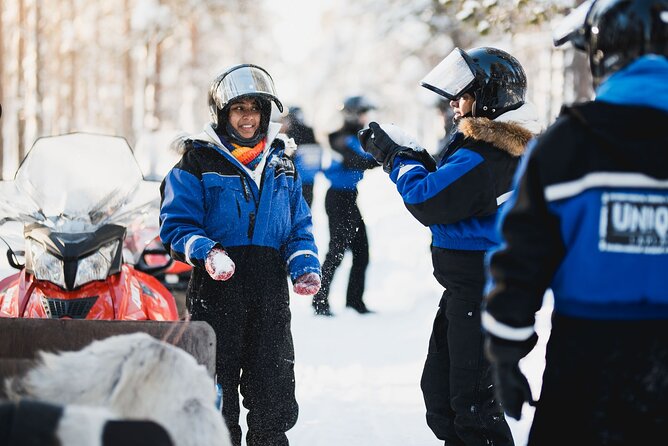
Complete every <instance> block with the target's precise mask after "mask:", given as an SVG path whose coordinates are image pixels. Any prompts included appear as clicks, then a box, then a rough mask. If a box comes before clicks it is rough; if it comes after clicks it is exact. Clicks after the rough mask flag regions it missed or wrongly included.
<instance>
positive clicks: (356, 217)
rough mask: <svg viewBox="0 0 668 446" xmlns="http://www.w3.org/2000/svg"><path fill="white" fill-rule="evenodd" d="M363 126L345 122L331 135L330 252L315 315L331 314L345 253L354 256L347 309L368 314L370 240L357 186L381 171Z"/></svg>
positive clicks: (327, 199) (327, 208)
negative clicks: (364, 142) (362, 135)
mask: <svg viewBox="0 0 668 446" xmlns="http://www.w3.org/2000/svg"><path fill="white" fill-rule="evenodd" d="M361 129H362V126H361V125H359V124H357V123H350V122H346V123H345V124H344V125H343V127H342V128H341V129H340V130H337V131H336V132H334V133H331V134H330V135H329V143H330V146H331V148H332V150H333V152H334V153H333V156H332V163H331V165H330V166H329V167H328V168H327V169H325V171H324V173H325V176H326V177H327V179H328V180H329V181H330V183H331V184H330V187H329V189H328V190H327V194H326V196H325V211H326V212H327V217H328V218H329V250H328V251H327V255H326V256H325V261H324V262H323V265H322V286H321V288H320V291H319V292H318V293H317V294H316V295H315V296H313V307H314V309H315V312H316V313H322V314H328V313H329V311H330V310H329V300H328V296H329V287H330V285H331V283H332V280H333V278H334V273H335V272H336V269H337V268H338V267H339V266H340V265H341V262H342V261H343V257H344V255H345V252H346V250H348V249H350V250H351V251H352V255H353V261H352V266H351V268H350V277H349V279H348V289H347V292H346V306H348V307H351V308H353V309H355V310H357V311H358V312H360V313H365V312H367V311H368V310H367V308H366V305H365V304H364V301H363V299H362V297H363V294H364V285H365V280H366V268H367V266H368V264H369V240H368V238H367V235H366V225H365V224H364V220H363V219H362V214H361V213H360V210H359V207H357V194H358V192H357V183H359V182H360V181H361V180H362V177H363V176H364V171H365V170H367V169H371V168H374V167H378V163H377V162H376V161H375V160H374V159H373V157H372V156H371V155H369V154H368V153H366V152H364V150H362V146H361V145H360V142H359V140H358V139H357V132H358V131H359V130H361Z"/></svg>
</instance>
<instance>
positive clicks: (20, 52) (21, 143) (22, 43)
mask: <svg viewBox="0 0 668 446" xmlns="http://www.w3.org/2000/svg"><path fill="white" fill-rule="evenodd" d="M18 2H19V4H18V16H19V17H18V19H19V20H18V26H17V28H18V34H19V39H18V49H17V64H16V67H17V73H16V77H17V82H16V98H17V101H16V114H17V120H16V123H17V129H16V130H17V135H18V141H17V142H18V149H19V160H18V161H19V163H21V161H22V160H23V156H24V155H25V151H26V149H25V145H26V141H25V139H26V135H25V129H26V116H25V99H22V98H25V89H26V87H25V77H24V67H23V59H24V58H25V52H26V39H25V30H26V29H27V27H26V10H25V9H26V8H25V0H18Z"/></svg>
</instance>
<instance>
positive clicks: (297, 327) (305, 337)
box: [0, 169, 551, 446]
mask: <svg viewBox="0 0 668 446" xmlns="http://www.w3.org/2000/svg"><path fill="white" fill-rule="evenodd" d="M327 186H328V183H327V181H326V180H325V179H324V178H323V177H318V178H317V180H316V185H315V200H314V203H313V221H314V232H315V236H316V240H317V242H318V246H319V249H320V257H321V259H324V256H325V253H326V252H327V243H328V238H329V233H328V225H327V215H326V214H325V211H324V194H325V191H326V188H327ZM358 202H359V205H360V208H361V211H362V215H363V216H364V218H365V221H366V224H367V232H368V235H369V245H370V264H369V268H368V270H367V289H366V293H365V301H366V303H367V305H368V307H369V308H370V309H372V310H374V311H375V313H374V314H370V315H359V314H357V313H356V312H354V311H353V310H349V309H346V308H345V289H346V286H347V280H348V270H349V268H350V261H351V258H350V254H349V253H348V254H346V257H345V259H344V261H343V264H342V265H341V267H340V268H339V270H338V271H337V273H336V275H335V278H334V282H333V284H332V290H331V295H330V302H331V306H332V310H333V312H334V313H335V315H336V316H335V317H333V318H323V317H316V316H314V315H313V313H312V310H311V304H310V298H306V297H303V296H298V295H293V297H292V304H291V306H292V312H293V325H292V327H293V337H294V344H295V350H296V366H295V368H296V380H297V400H298V402H299V404H300V415H299V420H298V422H297V425H296V426H295V427H294V428H293V429H292V430H290V431H289V432H288V437H289V438H290V443H291V444H292V445H296V446H306V445H307V446H341V445H346V446H369V445H381V444H382V445H384V446H436V445H441V444H442V442H440V441H439V440H438V439H436V437H434V435H433V434H432V433H431V431H430V430H429V428H428V427H427V424H426V422H425V416H424V412H425V409H424V403H423V400H422V394H421V392H420V384H419V383H420V375H421V371H422V365H423V362H424V359H425V357H426V352H427V344H428V340H429V335H430V332H431V325H432V321H433V317H434V315H435V313H436V309H437V306H438V302H439V299H440V296H441V293H442V289H441V287H440V285H439V284H438V283H437V282H436V280H435V279H434V278H433V276H432V266H431V256H430V252H429V242H430V233H429V230H428V229H427V228H425V227H423V226H421V225H420V224H419V223H418V222H417V221H416V220H414V219H413V217H412V216H411V215H410V214H409V213H408V211H407V210H406V209H405V207H404V205H403V203H402V202H401V199H400V197H399V195H398V193H397V192H396V190H395V188H394V185H393V184H392V183H391V182H390V181H389V179H388V177H387V175H386V174H385V173H384V172H382V170H381V169H374V170H372V171H369V172H367V173H366V175H365V178H364V180H362V182H361V183H360V196H359V199H358ZM0 258H2V264H1V265H0V277H5V276H6V275H8V274H9V273H11V272H13V270H11V269H9V268H8V267H7V266H6V265H7V264H6V261H5V260H4V255H3V256H0ZM550 310H551V302H550V300H549V299H546V305H545V306H544V307H543V309H542V310H541V311H540V313H539V315H538V316H539V318H538V321H539V325H538V329H539V335H540V341H539V344H538V345H537V347H536V349H535V350H534V351H533V352H532V353H531V354H530V355H529V356H528V357H527V358H526V359H525V360H524V362H522V363H521V366H522V368H523V369H524V370H525V373H526V374H527V376H528V378H529V380H530V383H531V385H532V388H533V390H534V396H538V395H537V392H538V389H539V386H540V380H541V374H542V371H543V366H544V347H545V342H546V340H547V337H548V335H549V312H550ZM532 415H533V409H532V408H530V407H529V406H526V405H525V412H524V417H523V418H522V420H521V421H519V422H515V420H512V419H510V420H509V422H510V427H511V429H512V431H513V435H514V436H515V439H516V444H517V446H523V445H525V444H526V438H527V435H528V431H529V426H530V423H531V418H532ZM242 416H245V414H244V413H242ZM243 423H244V420H242V424H243ZM244 430H245V426H244Z"/></svg>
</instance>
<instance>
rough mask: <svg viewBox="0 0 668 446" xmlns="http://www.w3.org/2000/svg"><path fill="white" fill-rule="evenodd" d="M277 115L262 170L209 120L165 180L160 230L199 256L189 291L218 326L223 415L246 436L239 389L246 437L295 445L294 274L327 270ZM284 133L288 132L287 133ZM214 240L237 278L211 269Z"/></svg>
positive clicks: (236, 434)
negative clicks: (232, 149) (235, 151)
mask: <svg viewBox="0 0 668 446" xmlns="http://www.w3.org/2000/svg"><path fill="white" fill-rule="evenodd" d="M277 133H278V129H277V126H276V125H275V124H271V125H270V127H269V131H268V135H269V136H268V137H267V146H268V147H269V149H268V150H267V153H266V155H265V156H264V158H263V159H262V161H261V163H260V165H259V166H258V167H257V168H256V169H255V171H254V172H249V171H248V170H247V169H246V168H245V167H244V166H243V165H242V164H240V163H239V162H238V161H237V160H236V159H235V158H234V157H233V156H232V155H231V154H230V153H229V151H228V150H227V149H225V148H224V145H223V144H222V143H221V142H220V139H219V137H218V135H217V134H216V133H215V131H214V130H213V128H211V127H210V126H209V127H207V128H206V131H205V133H204V134H202V135H198V136H196V137H194V138H192V139H189V140H186V141H185V146H186V152H185V154H184V155H183V157H182V159H181V161H179V163H178V164H177V165H176V166H175V167H174V168H173V169H172V170H171V171H170V172H169V173H168V175H167V176H166V178H165V180H164V181H163V183H162V188H161V195H162V204H161V210H160V237H161V239H162V241H163V243H164V244H165V245H166V246H168V247H169V248H171V253H172V255H173V257H174V258H175V259H177V260H181V261H184V262H186V263H189V264H191V265H193V266H194V267H195V268H194V269H193V274H192V278H191V280H190V283H189V286H188V292H187V306H188V309H189V310H190V312H191V315H192V319H194V320H204V321H206V322H208V323H209V324H211V326H212V327H213V328H214V330H215V332H216V338H217V355H216V370H217V376H218V380H219V382H220V383H221V385H222V388H223V416H224V417H225V421H226V423H227V426H228V427H229V429H230V433H231V435H232V441H233V444H235V445H239V444H240V443H241V428H240V426H239V411H240V408H239V396H238V391H239V390H240V391H241V395H242V396H243V404H244V406H245V407H246V408H247V409H248V411H249V413H248V429H249V430H248V434H247V437H246V438H247V443H248V445H249V446H250V445H258V446H259V445H262V446H266V445H287V444H288V441H287V437H286V436H285V432H286V431H287V430H288V429H290V428H291V427H292V426H293V425H294V424H295V422H296V420H297V414H298V406H297V402H296V400H295V377H294V348H293V344H292V335H291V331H290V307H289V291H288V284H287V274H289V275H290V277H291V278H292V280H293V281H294V280H295V279H296V278H297V277H299V276H301V275H303V274H305V273H310V272H314V273H320V263H319V261H318V254H317V248H316V245H315V242H314V239H313V234H312V232H311V214H310V210H309V208H308V206H307V204H306V202H305V201H304V198H303V197H302V191H301V183H300V181H299V177H298V175H297V174H296V172H295V168H294V165H293V163H292V161H291V160H290V159H289V158H288V156H287V155H286V154H285V153H284V142H283V140H282V139H280V137H278V138H277V137H276V135H277ZM279 136H280V135H279ZM214 246H218V247H222V248H224V249H225V250H226V251H227V253H228V254H229V256H230V258H231V259H232V260H233V261H234V263H235V264H236V271H235V273H234V275H233V276H232V278H231V279H229V280H227V281H224V282H221V281H215V280H213V279H211V277H210V276H209V274H208V273H207V272H206V270H205V269H204V262H205V259H206V256H207V254H208V253H209V251H210V250H211V248H213V247H214Z"/></svg>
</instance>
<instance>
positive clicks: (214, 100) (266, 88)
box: [209, 64, 283, 127]
mask: <svg viewBox="0 0 668 446" xmlns="http://www.w3.org/2000/svg"><path fill="white" fill-rule="evenodd" d="M243 97H257V98H258V99H260V103H261V105H262V109H263V110H262V113H263V115H265V114H266V115H267V116H266V121H267V123H268V122H269V117H270V115H271V103H270V102H269V101H273V102H274V103H275V104H276V107H278V110H279V111H280V112H281V113H282V112H283V104H281V101H279V100H278V97H277V96H276V89H275V88H274V81H273V79H272V78H271V76H270V75H269V73H267V71H266V70H265V69H264V68H261V67H258V66H257V65H252V64H241V65H235V66H233V67H231V68H229V69H227V70H225V71H224V72H222V73H221V74H219V75H218V76H216V78H215V79H214V80H213V82H212V83H211V87H210V88H209V112H210V113H211V121H212V122H213V124H214V127H217V126H218V124H219V122H221V121H222V117H223V115H224V114H223V115H221V112H223V110H224V109H225V107H226V106H227V105H228V104H230V102H232V100H234V99H240V98H243ZM267 108H268V110H266V109H267Z"/></svg>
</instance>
